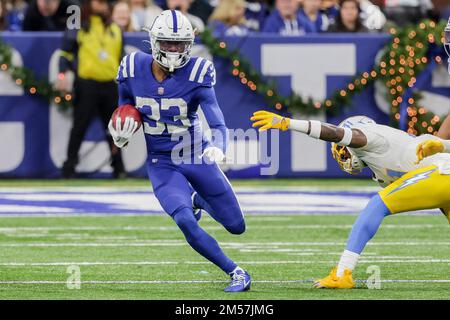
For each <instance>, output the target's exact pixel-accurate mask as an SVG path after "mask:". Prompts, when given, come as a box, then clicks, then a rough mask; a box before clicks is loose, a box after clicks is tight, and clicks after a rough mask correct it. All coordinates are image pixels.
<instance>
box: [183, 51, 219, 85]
mask: <svg viewBox="0 0 450 320" xmlns="http://www.w3.org/2000/svg"><path fill="white" fill-rule="evenodd" d="M193 60H194V61H192V63H191V65H193V66H192V69H191V71H190V72H189V81H192V82H196V83H198V84H200V85H203V86H208V87H212V86H214V85H215V84H216V69H215V68H214V64H213V63H212V62H211V61H209V60H208V59H204V58H201V57H197V58H194V59H193Z"/></svg>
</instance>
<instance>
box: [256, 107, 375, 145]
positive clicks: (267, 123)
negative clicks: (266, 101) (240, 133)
mask: <svg viewBox="0 0 450 320" xmlns="http://www.w3.org/2000/svg"><path fill="white" fill-rule="evenodd" d="M250 120H252V121H254V123H253V127H260V128H259V131H265V130H267V129H279V130H281V131H286V130H294V131H298V132H302V133H304V134H307V135H309V136H310V137H313V138H316V139H320V140H324V141H329V142H335V143H337V144H340V145H346V146H349V147H352V148H361V147H364V146H365V145H366V144H367V137H366V136H365V135H364V133H362V132H361V131H360V130H358V129H349V128H340V127H337V126H335V125H332V124H329V123H325V122H320V121H317V120H296V119H290V118H286V117H282V116H280V115H277V114H275V113H272V112H268V111H256V112H255V113H253V117H251V118H250Z"/></svg>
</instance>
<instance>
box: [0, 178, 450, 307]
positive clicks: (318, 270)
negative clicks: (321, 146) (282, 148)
mask: <svg viewBox="0 0 450 320" xmlns="http://www.w3.org/2000/svg"><path fill="white" fill-rule="evenodd" d="M36 183H38V182H32V183H28V184H27V183H25V182H17V184H19V185H20V186H21V187H23V186H25V185H30V186H33V187H35V186H36ZM58 183H59V182H58ZM77 183H78V182H77ZM80 183H81V182H80ZM96 183H100V182H94V183H93V184H96ZM139 183H140V182H139ZM139 183H135V182H129V183H128V186H134V185H139ZM246 183H247V184H250V183H251V182H246ZM246 183H242V184H240V183H239V182H237V183H236V184H240V185H246ZM271 183H274V186H276V185H277V184H276V183H275V182H271ZM341 183H342V180H340V181H339V180H338V181H331V182H330V181H328V183H327V184H323V182H318V183H317V184H316V185H321V184H323V186H324V188H325V187H329V186H334V187H339V186H340V185H341ZM352 183H354V184H355V185H356V186H358V185H369V184H368V182H366V181H365V182H362V181H356V182H355V181H353V182H352V181H350V184H352ZM74 184H76V183H74ZM86 184H88V183H87V182H86V181H84V185H86ZM282 185H286V183H285V182H284V183H282ZM293 185H295V184H294V183H293ZM297 185H299V184H297ZM300 185H303V184H300ZM10 186H11V184H10ZM116 186H117V185H116ZM121 186H125V185H124V184H121ZM3 187H4V188H6V186H3ZM355 219H356V217H355V216H348V215H314V216H313V215H310V216H308V215H302V216H296V215H271V216H267V215H264V216H263V215H248V216H247V217H246V220H247V232H246V233H245V234H243V235H240V236H235V235H230V234H228V233H227V232H226V231H225V230H224V229H223V228H222V227H221V226H220V225H218V224H217V223H216V222H215V221H213V220H212V219H211V218H209V217H208V216H204V218H203V219H202V220H201V225H202V226H203V227H204V228H205V229H206V230H207V231H208V232H209V233H211V234H212V235H213V236H214V237H216V238H217V240H218V241H219V242H220V243H221V245H222V247H223V248H224V250H225V252H226V253H227V254H228V255H229V256H230V257H231V258H233V259H234V260H236V261H237V262H239V263H240V264H241V266H242V267H244V268H246V269H247V270H248V271H249V272H250V274H251V275H252V277H253V281H254V283H253V286H252V290H251V291H250V292H246V293H240V294H226V293H224V292H222V290H223V288H224V287H225V286H226V285H227V283H228V279H227V277H226V275H225V274H223V273H222V272H221V271H220V270H218V269H217V268H216V267H214V266H213V265H211V264H210V263H208V262H207V261H206V260H204V259H203V258H202V257H200V256H199V255H198V254H197V253H196V252H194V251H193V250H192V249H191V248H190V247H189V246H188V245H187V244H185V242H184V239H183V237H182V234H181V233H180V232H179V231H178V230H177V228H176V226H175V225H174V223H173V222H172V221H171V220H170V219H169V218H167V217H166V216H164V215H163V214H161V216H82V217H30V218H23V217H22V218H19V217H0V247H1V248H0V251H1V254H0V299H450V257H449V246H450V232H449V225H448V223H446V220H445V219H444V217H443V216H439V215H431V216H422V215H420V216H418V215H404V216H396V217H390V218H389V219H387V220H386V221H385V222H384V224H383V226H382V227H381V229H380V231H379V233H378V234H377V235H376V236H375V238H374V239H373V240H372V242H371V243H370V244H369V246H368V247H367V248H366V251H365V252H364V254H363V256H362V257H361V261H360V264H359V267H358V268H357V271H356V272H355V278H356V279H358V280H366V279H367V278H368V277H369V276H370V274H367V273H366V270H367V268H368V267H369V266H376V268H379V270H380V276H381V280H382V283H381V289H367V287H366V286H365V285H364V283H363V282H358V287H359V288H358V289H354V290H347V291H336V290H317V289H313V288H312V287H311V284H312V279H314V278H318V277H323V276H325V275H326V274H327V273H328V272H329V270H330V268H331V267H332V266H333V265H334V264H335V263H336V262H337V260H338V258H339V255H340V253H341V252H342V250H343V248H344V245H345V241H346V237H347V235H348V233H349V231H350V228H351V225H352V223H353V222H354V220H355ZM71 265H75V266H77V267H79V270H80V273H81V288H80V289H68V288H67V281H68V279H70V276H71V274H69V273H68V272H67V271H68V267H69V266H71ZM69 270H70V268H69Z"/></svg>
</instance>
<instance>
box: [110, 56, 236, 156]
mask: <svg viewBox="0 0 450 320" xmlns="http://www.w3.org/2000/svg"><path fill="white" fill-rule="evenodd" d="M152 62H153V58H152V56H151V55H149V54H146V53H143V52H133V53H131V54H129V55H127V56H125V57H124V58H123V60H122V63H121V65H120V67H119V71H118V75H117V81H118V82H119V106H121V105H125V104H131V105H134V106H135V107H136V108H137V109H138V110H139V112H140V113H141V116H142V121H143V127H144V133H145V140H146V143H147V150H148V152H149V153H150V154H170V153H171V152H179V151H180V150H183V152H185V151H186V150H188V151H189V153H190V154H193V153H197V152H201V150H202V149H204V148H205V147H206V146H207V145H208V144H209V142H208V141H207V139H206V138H205V137H204V135H203V132H202V129H201V123H200V121H199V117H198V114H197V110H198V107H199V105H200V106H201V107H202V110H203V113H204V114H205V118H206V120H207V121H208V124H209V126H210V128H211V129H218V130H220V131H221V132H222V135H223V139H217V141H214V144H215V146H217V147H219V148H221V149H222V150H223V151H224V152H225V148H226V143H227V139H228V132H227V129H226V126H225V122H224V118H223V114H222V112H221V110H220V108H219V106H218V103H217V100H216V96H215V92H214V88H213V86H214V84H215V79H216V76H215V69H214V65H213V64H212V62H211V61H208V60H207V59H203V58H200V57H193V58H191V59H190V60H189V62H188V63H187V64H186V65H185V66H184V67H182V68H179V69H175V71H174V72H173V73H171V74H169V75H168V76H167V77H166V78H165V79H164V80H163V81H162V82H158V81H157V80H156V79H155V77H154V75H153V73H152V69H151V65H152Z"/></svg>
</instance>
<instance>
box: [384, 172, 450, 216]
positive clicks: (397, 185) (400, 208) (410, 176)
mask: <svg viewBox="0 0 450 320" xmlns="http://www.w3.org/2000/svg"><path fill="white" fill-rule="evenodd" d="M379 195H380V197H381V199H382V200H383V202H384V204H385V205H386V207H388V209H389V211H390V212H391V213H400V212H406V211H415V210H424V209H436V208H442V210H443V212H444V214H446V216H447V218H448V219H449V223H450V217H449V216H450V215H449V213H450V175H443V174H440V173H439V169H438V167H437V166H429V167H425V168H421V169H417V170H414V171H411V172H409V173H407V174H405V175H404V176H402V177H401V178H400V179H398V180H397V181H395V182H393V183H391V184H390V185H389V186H387V187H386V188H384V189H383V190H381V191H380V192H379Z"/></svg>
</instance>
